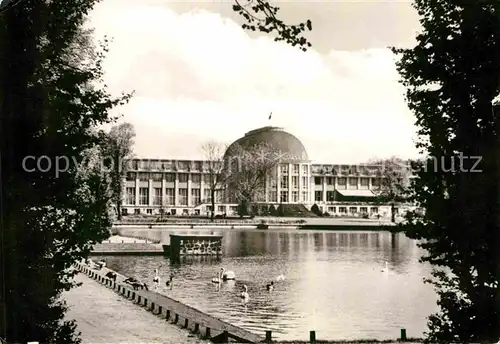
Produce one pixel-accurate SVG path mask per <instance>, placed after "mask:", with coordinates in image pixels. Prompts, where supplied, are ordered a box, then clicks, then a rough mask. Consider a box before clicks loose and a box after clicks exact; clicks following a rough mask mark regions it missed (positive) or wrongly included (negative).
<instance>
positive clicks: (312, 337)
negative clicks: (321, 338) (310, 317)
mask: <svg viewBox="0 0 500 344" xmlns="http://www.w3.org/2000/svg"><path fill="white" fill-rule="evenodd" d="M309 342H311V344H314V343H316V331H310V332H309Z"/></svg>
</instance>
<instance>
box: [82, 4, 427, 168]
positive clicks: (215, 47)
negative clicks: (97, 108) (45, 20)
mask: <svg viewBox="0 0 500 344" xmlns="http://www.w3.org/2000/svg"><path fill="white" fill-rule="evenodd" d="M273 3H274V4H277V5H278V6H279V7H280V8H281V10H280V18H281V19H283V20H284V21H285V22H287V23H290V24H294V23H298V22H301V21H305V20H307V19H310V20H311V21H312V25H313V30H312V32H308V33H307V38H308V39H309V40H310V41H311V43H312V45H313V47H312V48H311V49H309V50H308V51H307V52H302V51H300V50H299V49H297V48H296V47H291V46H288V45H286V44H285V43H279V42H274V41H273V39H272V37H270V36H266V35H264V34H256V33H249V32H247V31H244V30H243V29H242V28H241V24H242V23H243V20H242V19H240V18H239V16H238V14H236V13H234V12H233V11H232V9H231V7H232V2H231V1H230V0H211V1H208V0H205V1H202V0H197V1H187V0H182V1H180V0H178V1H170V0H140V1H137V0H134V1H132V0H103V1H102V2H100V3H99V4H98V5H97V6H96V7H95V9H94V11H93V12H92V13H90V21H89V25H90V26H92V27H94V28H95V38H96V39H102V38H103V37H104V36H105V35H106V36H108V37H109V38H111V39H112V41H111V43H110V45H109V49H110V50H109V52H108V54H107V58H106V61H105V64H104V69H105V82H106V84H107V86H108V89H109V91H110V92H111V93H112V94H116V95H118V94H119V93H120V92H122V91H123V92H131V91H135V93H134V97H133V98H132V100H131V101H130V102H129V104H127V105H125V106H123V107H120V108H118V109H116V110H115V111H117V112H118V113H121V114H123V118H122V120H121V121H127V122H130V123H132V124H133V125H134V126H135V130H136V135H137V136H136V138H135V146H134V151H135V155H136V156H138V157H151V158H167V159H168V158H176V159H181V158H183V159H199V158H203V153H202V151H201V146H202V145H203V144H204V143H205V142H207V141H218V142H221V143H223V144H229V143H231V142H233V141H235V140H236V139H238V138H240V137H241V136H243V135H244V134H245V133H246V132H247V131H249V130H252V129H255V128H258V127H262V126H266V125H272V126H279V127H282V128H284V129H285V130H286V131H288V132H290V133H292V134H293V135H295V136H296V137H297V138H299V139H300V140H301V141H302V143H303V144H304V146H305V147H306V150H307V152H308V154H309V158H310V159H311V160H313V161H314V162H317V163H361V162H366V161H367V160H369V159H374V158H384V157H389V156H400V157H402V158H411V157H415V156H416V152H417V151H416V149H415V148H414V141H415V138H416V137H415V130H416V128H415V126H414V122H415V120H414V117H413V114H412V113H411V112H410V111H409V110H408V108H407V106H406V104H405V99H404V92H405V90H404V88H403V87H402V86H401V85H400V84H399V83H398V80H399V76H398V73H397V72H396V67H395V57H394V55H393V54H392V53H391V52H390V50H389V49H388V47H390V46H398V47H412V46H413V44H414V42H415V41H414V40H415V35H416V33H417V32H418V30H419V23H418V16H417V14H416V12H415V11H414V9H413V8H412V7H411V4H410V2H409V0H408V1H407V0H385V1H376V0H371V1H370V0H364V1H356V0H344V1H338V0H322V1H313V0H311V1H307V2H306V1H293V0H289V1H276V0H275V1H274V2H273ZM271 112H272V118H271V120H269V119H268V117H269V114H270V113H271Z"/></svg>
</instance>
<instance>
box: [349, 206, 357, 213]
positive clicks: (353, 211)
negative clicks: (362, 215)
mask: <svg viewBox="0 0 500 344" xmlns="http://www.w3.org/2000/svg"><path fill="white" fill-rule="evenodd" d="M357 212H358V208H357V207H349V213H350V214H356V213H357Z"/></svg>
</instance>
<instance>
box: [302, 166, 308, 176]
mask: <svg viewBox="0 0 500 344" xmlns="http://www.w3.org/2000/svg"><path fill="white" fill-rule="evenodd" d="M302 174H306V175H307V174H309V166H307V165H302Z"/></svg>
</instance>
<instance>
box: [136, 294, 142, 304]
mask: <svg viewBox="0 0 500 344" xmlns="http://www.w3.org/2000/svg"><path fill="white" fill-rule="evenodd" d="M137 303H138V304H141V296H140V295H137Z"/></svg>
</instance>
